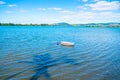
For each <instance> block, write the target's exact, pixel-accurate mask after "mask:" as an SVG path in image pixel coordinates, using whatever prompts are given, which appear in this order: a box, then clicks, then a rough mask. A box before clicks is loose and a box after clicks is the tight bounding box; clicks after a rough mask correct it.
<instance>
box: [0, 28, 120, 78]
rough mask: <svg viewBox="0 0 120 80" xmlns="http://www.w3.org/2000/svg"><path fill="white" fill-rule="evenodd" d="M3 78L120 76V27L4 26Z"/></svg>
mask: <svg viewBox="0 0 120 80" xmlns="http://www.w3.org/2000/svg"><path fill="white" fill-rule="evenodd" d="M60 41H70V42H74V43H75V46H74V47H66V46H61V45H57V43H59V42H60ZM0 79H1V80H119V79H120V28H82V27H59V26H58V27H49V26H44V27H32V26H31V27H27V26H24V27H22V26H19V27H17V26H14V27H13V26H10V27H0Z"/></svg>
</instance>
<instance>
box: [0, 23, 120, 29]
mask: <svg viewBox="0 0 120 80" xmlns="http://www.w3.org/2000/svg"><path fill="white" fill-rule="evenodd" d="M0 26H73V27H111V28H120V23H88V24H68V23H55V24H15V23H0Z"/></svg>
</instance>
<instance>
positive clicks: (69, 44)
mask: <svg viewBox="0 0 120 80" xmlns="http://www.w3.org/2000/svg"><path fill="white" fill-rule="evenodd" d="M61 45H63V46H74V43H73V42H66V41H61Z"/></svg>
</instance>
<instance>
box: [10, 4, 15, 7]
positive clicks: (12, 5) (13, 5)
mask: <svg viewBox="0 0 120 80" xmlns="http://www.w3.org/2000/svg"><path fill="white" fill-rule="evenodd" d="M16 6H17V5H16V4H9V5H8V7H16Z"/></svg>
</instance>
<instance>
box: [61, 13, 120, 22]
mask: <svg viewBox="0 0 120 80" xmlns="http://www.w3.org/2000/svg"><path fill="white" fill-rule="evenodd" d="M61 18H62V20H65V21H67V22H70V23H96V22H118V21H120V14H119V13H114V12H99V13H98V12H85V11H80V12H76V13H73V14H66V15H62V16H61Z"/></svg>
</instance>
